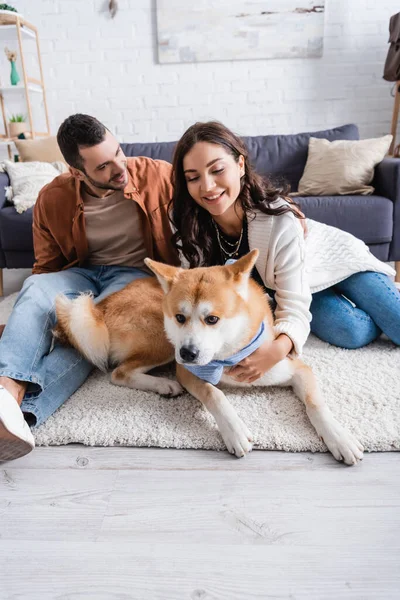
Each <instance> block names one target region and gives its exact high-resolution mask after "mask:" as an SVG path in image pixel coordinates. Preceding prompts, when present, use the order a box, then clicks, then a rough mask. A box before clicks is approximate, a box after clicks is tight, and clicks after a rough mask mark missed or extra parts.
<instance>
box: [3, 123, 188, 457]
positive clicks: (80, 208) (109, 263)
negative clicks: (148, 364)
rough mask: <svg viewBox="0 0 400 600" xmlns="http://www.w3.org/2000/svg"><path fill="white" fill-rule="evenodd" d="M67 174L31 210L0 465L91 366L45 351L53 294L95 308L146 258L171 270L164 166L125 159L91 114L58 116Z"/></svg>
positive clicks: (27, 444)
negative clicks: (90, 300) (86, 298)
mask: <svg viewBox="0 0 400 600" xmlns="http://www.w3.org/2000/svg"><path fill="white" fill-rule="evenodd" d="M57 140H58V144H59V146H60V150H61V152H62V154H63V156H64V158H65V161H66V162H67V163H68V165H69V167H70V168H69V173H68V174H64V175H60V176H59V177H56V179H54V181H52V182H51V183H50V184H49V185H47V186H45V187H44V188H43V189H42V190H41V192H40V194H39V197H38V200H37V203H36V205H35V208H34V212H33V241H34V249H35V259H36V261H35V264H34V267H33V273H34V274H33V275H32V276H31V277H28V279H27V280H26V281H25V283H24V286H23V288H22V290H21V292H20V294H19V296H18V299H17V302H16V304H15V306H14V309H13V312H12V315H11V317H10V319H9V321H8V323H7V326H6V328H5V330H4V333H3V335H2V338H1V340H0V461H4V460H10V459H13V458H18V457H21V456H23V455H25V454H27V453H28V452H30V451H31V450H32V449H33V448H34V445H35V444H34V438H33V436H32V433H31V431H30V428H29V426H28V423H29V424H30V425H39V424H40V423H42V422H43V421H45V419H47V418H48V417H49V416H50V415H51V414H52V413H53V412H54V411H55V410H57V408H59V407H60V406H61V404H63V402H65V400H67V398H69V397H70V396H71V394H73V392H74V391H75V390H77V389H78V388H79V387H80V386H81V385H82V383H83V382H84V381H85V379H86V378H87V377H88V375H89V373H90V371H91V370H92V366H91V365H90V364H89V363H88V362H87V361H85V360H84V359H83V358H82V357H81V356H80V355H79V354H78V353H77V352H76V351H75V350H74V349H72V348H67V347H62V346H60V345H59V344H57V343H56V344H55V345H54V346H53V336H52V328H53V327H54V324H55V311H54V301H55V297H56V296H57V294H59V293H63V294H66V295H67V296H70V297H74V296H77V295H79V294H81V293H82V292H86V293H87V292H89V293H92V294H93V295H94V296H95V297H96V299H97V301H99V300H101V299H103V298H104V297H105V296H107V295H109V294H111V293H112V292H115V291H117V290H120V289H121V288H123V287H124V286H125V285H127V284H128V283H129V282H131V281H133V280H135V279H137V278H140V277H148V276H149V273H148V272H147V271H146V268H145V266H144V262H143V259H144V258H145V257H146V256H150V257H154V258H155V259H157V260H161V261H164V262H168V263H171V264H178V260H177V256H176V254H175V253H174V251H173V250H172V246H171V244H170V236H171V229H170V224H169V220H168V214H167V205H168V202H169V200H170V197H171V191H172V188H171V182H170V176H171V165H170V164H169V163H166V162H164V161H157V160H152V159H149V158H145V157H137V158H127V157H125V155H124V153H123V152H122V149H121V147H120V145H119V143H118V142H117V140H116V139H115V138H114V136H113V135H112V134H111V133H110V132H109V131H108V129H106V127H105V126H104V125H102V123H100V122H99V121H98V120H97V119H95V118H94V117H91V116H88V115H82V114H76V115H72V116H71V117H68V118H67V119H66V120H65V121H64V122H63V123H62V125H61V126H60V128H59V130H58V134H57Z"/></svg>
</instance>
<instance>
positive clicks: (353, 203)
mask: <svg viewBox="0 0 400 600" xmlns="http://www.w3.org/2000/svg"><path fill="white" fill-rule="evenodd" d="M294 200H295V202H297V204H299V205H300V207H301V209H302V211H303V212H304V214H305V215H306V217H309V218H310V219H314V220H315V221H319V222H320V223H326V225H331V226H333V227H338V228H339V229H342V230H343V231H348V232H349V233H352V234H353V235H355V236H356V237H358V238H359V239H360V240H363V241H364V242H365V243H366V244H383V243H387V242H390V241H391V239H392V236H393V202H391V201H390V200H389V199H388V198H384V197H383V196H298V197H296V198H294Z"/></svg>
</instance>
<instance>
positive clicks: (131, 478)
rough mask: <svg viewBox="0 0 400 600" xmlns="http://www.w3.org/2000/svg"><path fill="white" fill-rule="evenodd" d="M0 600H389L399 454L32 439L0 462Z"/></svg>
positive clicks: (397, 587) (399, 549) (398, 528)
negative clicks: (41, 443)
mask: <svg viewBox="0 0 400 600" xmlns="http://www.w3.org/2000/svg"><path fill="white" fill-rule="evenodd" d="M0 573H1V579H0V598H1V600H11V599H12V600H50V599H51V600H53V599H57V600H67V599H68V600H78V599H79V600H86V599H91V600H114V599H115V600H117V599H118V600H128V599H135V600H153V599H157V600H179V599H188V600H238V599H243V600H250V599H253V598H254V599H271V598H273V599H274V598H276V599H279V600H281V599H286V598H287V599H289V598H290V599H297V600H298V599H304V600H313V599H316V600H321V599H331V600H339V599H342V598H349V599H359V600H369V599H376V600H378V599H379V600H391V599H393V600H394V599H396V600H398V599H399V597H400V455H399V454H397V453H386V454H370V455H366V457H365V459H364V461H363V463H362V464H361V465H359V466H358V467H353V468H350V467H344V466H343V465H341V464H338V463H336V462H335V461H334V460H333V459H332V458H331V456H330V455H328V454H315V455H313V454H305V453H304V454H289V453H279V452H260V451H258V452H253V453H252V454H251V455H250V456H249V457H248V458H246V459H242V460H237V459H234V458H233V457H231V456H229V455H228V454H227V453H225V452H221V453H218V452H205V451H194V450H164V449H147V448H87V447H84V446H80V445H71V446H66V447H60V448H37V449H36V450H35V451H34V452H33V453H32V454H31V455H28V456H26V457H24V458H22V459H20V460H18V461H14V462H10V463H6V464H4V463H3V464H2V465H0Z"/></svg>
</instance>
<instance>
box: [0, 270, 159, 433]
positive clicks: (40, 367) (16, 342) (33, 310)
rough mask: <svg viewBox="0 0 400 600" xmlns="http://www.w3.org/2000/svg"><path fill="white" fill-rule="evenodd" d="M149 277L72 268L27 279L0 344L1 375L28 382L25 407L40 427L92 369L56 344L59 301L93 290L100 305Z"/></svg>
mask: <svg viewBox="0 0 400 600" xmlns="http://www.w3.org/2000/svg"><path fill="white" fill-rule="evenodd" d="M142 277H149V275H148V273H146V272H145V271H142V270H140V269H136V268H133V267H118V266H88V267H86V268H81V267H73V268H71V269H68V270H66V271H60V272H58V273H46V274H41V275H32V276H31V277H28V279H27V280H26V281H25V283H24V285H23V288H22V290H21V292H20V294H19V296H18V298H17V301H16V304H15V306H14V309H13V312H12V314H11V316H10V318H9V320H8V322H7V326H6V328H5V330H4V333H3V335H2V337H1V340H0V375H3V376H6V377H11V378H12V379H18V380H21V381H28V382H29V383H28V388H27V391H26V395H25V398H24V400H23V402H22V405H21V409H22V411H23V412H24V413H30V414H29V419H28V421H29V423H30V424H34V425H40V423H43V421H45V420H46V419H47V418H48V417H49V416H50V415H51V414H52V413H53V412H54V411H55V410H57V408H59V407H60V406H61V405H62V404H63V402H65V400H67V399H68V398H69V397H70V396H71V395H72V394H73V393H74V392H75V391H76V390H77V389H78V388H79V387H80V386H81V385H82V383H83V382H84V381H85V380H86V378H87V377H88V375H89V373H90V372H91V370H92V369H93V366H92V365H91V364H90V363H88V362H87V361H86V360H85V359H83V358H82V357H81V356H80V354H78V352H76V350H74V349H73V348H69V347H64V346H61V345H60V344H58V343H57V342H56V343H55V344H54V347H53V348H52V342H53V336H52V328H53V327H54V325H55V322H56V316H55V298H56V296H57V294H60V293H62V294H65V295H66V296H69V297H70V298H75V297H76V296H78V295H79V294H81V293H82V292H91V293H92V294H93V295H94V297H95V299H96V300H95V301H96V302H99V301H100V300H102V299H103V298H105V297H106V296H108V295H109V294H112V293H113V292H116V291H118V290H120V289H122V288H123V287H125V286H126V285H127V284H128V283H130V282H131V281H133V280H135V279H139V278H142Z"/></svg>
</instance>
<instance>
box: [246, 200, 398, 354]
mask: <svg viewBox="0 0 400 600" xmlns="http://www.w3.org/2000/svg"><path fill="white" fill-rule="evenodd" d="M281 203H282V201H281V200H278V201H277V202H276V203H274V204H273V205H272V207H273V208H276V207H277V206H279V205H280V204H281ZM307 226H308V234H307V236H306V238H304V232H303V229H302V227H301V225H300V223H299V220H298V219H297V218H296V217H294V215H292V213H286V214H284V215H279V216H270V215H266V214H264V213H261V212H257V213H256V217H255V218H254V219H253V220H252V219H251V217H250V218H249V223H248V241H249V246H250V250H253V249H254V248H258V249H259V251H260V255H259V257H258V259H257V263H256V267H257V270H258V272H259V274H260V276H261V278H262V280H263V282H264V285H265V286H266V287H268V288H271V289H273V290H275V292H276V293H275V300H276V303H277V307H276V310H275V326H274V327H275V332H276V334H280V333H285V334H287V335H288V336H289V337H290V339H291V340H292V342H293V345H294V352H293V355H299V354H301V352H302V348H303V345H304V343H305V341H306V339H307V337H308V335H309V332H310V321H311V313H310V312H309V307H310V302H311V294H312V293H315V292H319V291H321V290H324V289H326V288H328V287H331V286H332V285H335V284H336V283H339V281H343V280H344V279H346V278H347V277H350V275H353V274H354V273H359V272H361V271H376V272H381V273H385V274H387V275H390V276H393V275H394V274H395V272H394V270H393V269H392V268H391V267H389V265H387V264H385V263H383V262H381V261H379V260H378V259H377V258H375V257H374V256H373V255H372V254H371V252H370V251H369V249H368V247H367V246H366V245H365V244H364V242H362V241H361V240H358V239H357V238H355V237H354V236H353V235H351V234H349V233H346V232H344V231H341V230H340V229H336V228H335V227H330V226H328V225H324V224H322V223H318V222H317V221H312V220H310V219H307Z"/></svg>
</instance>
